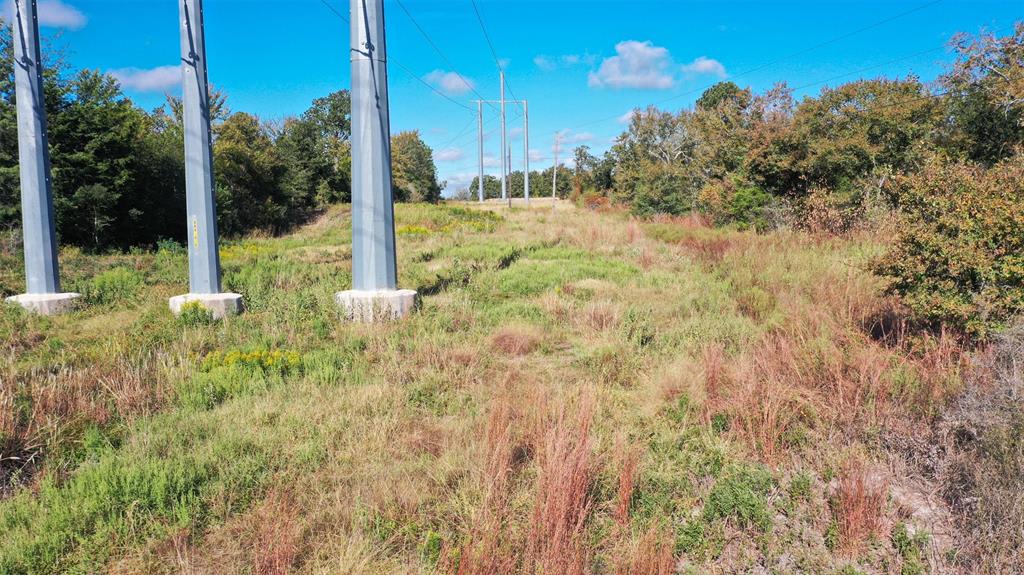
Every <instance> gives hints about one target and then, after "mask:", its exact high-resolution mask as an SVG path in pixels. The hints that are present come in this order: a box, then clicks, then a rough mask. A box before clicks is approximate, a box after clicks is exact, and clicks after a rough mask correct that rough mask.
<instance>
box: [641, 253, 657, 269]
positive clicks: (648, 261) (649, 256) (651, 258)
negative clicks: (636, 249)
mask: <svg viewBox="0 0 1024 575" xmlns="http://www.w3.org/2000/svg"><path fill="white" fill-rule="evenodd" d="M657 261H658V259H657V257H656V256H655V254H654V252H652V251H651V250H650V249H649V248H643V249H642V250H640V257H639V263H640V268H641V269H643V270H644V271H648V270H650V269H651V268H653V267H654V264H655V263H657Z"/></svg>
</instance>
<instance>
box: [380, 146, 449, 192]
mask: <svg viewBox="0 0 1024 575" xmlns="http://www.w3.org/2000/svg"><path fill="white" fill-rule="evenodd" d="M391 166H392V178H393V187H394V192H395V199H396V200H398V201H402V202H432V203H433V202H437V201H439V200H440V199H441V184H440V183H439V182H438V181H437V167H436V166H435V165H434V153H433V151H432V150H431V149H430V147H429V146H427V144H426V143H424V141H423V140H422V138H420V133H419V131H418V130H413V131H410V132H402V133H400V134H397V135H396V136H394V137H392V138H391Z"/></svg>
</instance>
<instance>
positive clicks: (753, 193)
mask: <svg viewBox="0 0 1024 575" xmlns="http://www.w3.org/2000/svg"><path fill="white" fill-rule="evenodd" d="M697 203H698V206H699V207H700V209H701V211H702V212H704V213H706V214H708V215H709V216H711V217H712V219H714V221H715V223H716V224H718V225H728V224H736V225H737V227H739V229H741V230H742V229H748V228H754V229H756V230H758V231H765V230H767V229H769V228H770V227H771V225H770V218H769V217H768V208H769V206H770V205H771V204H772V196H771V194H769V193H768V192H766V191H764V190H763V189H761V188H760V187H758V186H756V185H754V184H751V183H750V182H748V181H746V180H745V179H744V178H743V177H742V176H738V175H734V176H731V177H727V178H725V179H723V180H719V181H714V182H711V183H709V184H708V185H707V186H705V187H704V189H703V190H701V192H700V196H699V197H698V200H697Z"/></svg>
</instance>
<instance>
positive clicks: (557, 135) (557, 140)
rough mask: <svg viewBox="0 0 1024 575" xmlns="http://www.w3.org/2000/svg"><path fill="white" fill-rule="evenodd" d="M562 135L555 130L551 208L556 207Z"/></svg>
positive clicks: (554, 208)
mask: <svg viewBox="0 0 1024 575" xmlns="http://www.w3.org/2000/svg"><path fill="white" fill-rule="evenodd" d="M561 138H562V135H561V134H560V133H558V132H555V167H554V169H553V170H552V174H551V210H552V211H554V210H556V209H558V146H559V144H561V143H562V142H561Z"/></svg>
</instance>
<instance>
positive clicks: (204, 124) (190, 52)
mask: <svg viewBox="0 0 1024 575" xmlns="http://www.w3.org/2000/svg"><path fill="white" fill-rule="evenodd" d="M178 14H179V17H180V18H179V19H180V31H181V93H182V97H181V101H182V124H183V125H184V131H185V198H186V202H185V203H186V211H187V213H188V222H187V225H188V248H189V249H188V272H189V273H188V281H189V293H188V294H186V295H183V296H178V297H174V298H171V301H170V306H171V311H172V312H174V313H175V314H180V313H181V311H182V307H183V306H184V305H185V304H186V303H191V302H196V303H198V304H199V305H201V306H203V307H205V308H206V309H207V310H208V311H210V312H211V313H212V314H213V316H214V317H216V318H222V317H224V316H226V315H231V314H237V313H240V312H241V311H242V307H243V306H242V296H240V295H238V294H229V293H221V285H220V251H219V248H218V243H217V200H216V199H215V198H214V195H213V194H214V184H213V140H212V136H211V133H210V113H211V112H210V88H209V82H208V80H207V64H206V31H205V22H204V21H203V0H178Z"/></svg>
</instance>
